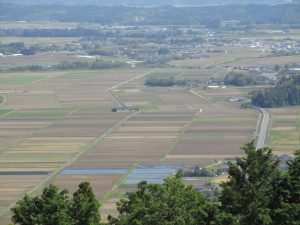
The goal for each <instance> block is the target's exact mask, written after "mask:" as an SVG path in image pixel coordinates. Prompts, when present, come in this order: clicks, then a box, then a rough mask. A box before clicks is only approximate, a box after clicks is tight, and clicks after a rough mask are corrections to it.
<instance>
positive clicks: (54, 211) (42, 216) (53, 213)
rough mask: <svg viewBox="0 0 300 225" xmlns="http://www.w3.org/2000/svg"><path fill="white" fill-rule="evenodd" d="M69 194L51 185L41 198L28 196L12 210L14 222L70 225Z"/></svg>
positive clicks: (40, 224)
mask: <svg viewBox="0 0 300 225" xmlns="http://www.w3.org/2000/svg"><path fill="white" fill-rule="evenodd" d="M67 194H68V192H67V191H66V190H63V191H61V192H59V189H58V188H57V187H56V186H54V185H50V186H49V187H46V188H45V189H44V190H43V193H42V195H41V196H38V197H33V198H31V197H29V196H28V195H26V196H25V197H24V198H23V199H22V200H21V201H19V202H18V203H17V205H16V206H15V207H14V208H12V213H13V216H12V221H13V223H14V224H20V225H35V224H37V225H53V224H55V225H70V224H72V220H71V217H70V215H69V214H70V213H69V209H70V200H69V198H68V195H67Z"/></svg>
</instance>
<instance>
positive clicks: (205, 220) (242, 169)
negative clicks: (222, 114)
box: [12, 143, 300, 225]
mask: <svg viewBox="0 0 300 225" xmlns="http://www.w3.org/2000/svg"><path fill="white" fill-rule="evenodd" d="M243 149H244V151H245V157H242V158H237V161H236V163H229V170H228V173H229V177H228V180H227V181H225V182H223V183H222V184H221V185H220V186H221V188H220V190H219V191H217V192H215V193H216V194H218V193H219V196H217V197H218V198H217V200H218V201H217V202H213V201H210V200H208V199H207V198H205V197H204V194H203V193H202V192H199V191H197V190H195V189H194V188H193V187H192V186H185V185H184V183H183V180H182V178H181V176H180V175H179V174H177V175H176V176H173V177H170V178H167V179H166V180H165V182H164V183H163V184H147V183H146V182H141V183H140V184H138V187H137V191H135V192H130V193H127V194H126V196H125V198H124V199H121V200H120V201H119V202H118V203H117V210H118V216H116V217H114V216H109V217H108V222H106V223H104V222H101V221H100V215H99V204H98V203H97V201H96V200H95V197H94V194H93V192H92V190H91V187H90V185H89V184H88V183H82V184H80V186H79V189H78V190H77V191H76V192H75V193H74V195H73V199H70V198H69V197H68V195H67V191H62V192H60V191H59V190H58V189H57V188H56V187H55V186H50V187H48V188H45V189H44V191H43V193H42V195H41V196H38V197H29V196H25V197H24V198H23V199H22V200H20V201H19V202H18V203H17V204H16V206H15V207H14V208H13V209H12V221H13V223H14V224H19V225H36V224H43V225H53V224H55V225H100V224H102V225H104V224H106V225H184V224H186V225H285V224H289V225H298V224H299V222H300V151H298V152H296V154H295V155H296V157H295V159H294V160H293V161H291V162H290V163H289V166H288V170H287V171H282V170H280V169H279V163H280V161H279V160H277V159H276V157H274V155H273V154H272V150H271V149H269V148H263V149H259V150H256V149H255V146H254V144H253V143H250V144H247V145H246V146H245V147H244V148H243Z"/></svg>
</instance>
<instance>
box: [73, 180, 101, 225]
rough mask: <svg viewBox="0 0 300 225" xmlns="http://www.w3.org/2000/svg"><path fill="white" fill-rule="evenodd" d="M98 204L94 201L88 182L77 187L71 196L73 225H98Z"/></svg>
mask: <svg viewBox="0 0 300 225" xmlns="http://www.w3.org/2000/svg"><path fill="white" fill-rule="evenodd" d="M99 208H100V204H99V202H98V201H97V200H96V198H95V195H94V193H93V190H92V187H91V186H90V184H89V183H88V182H83V183H81V184H80V185H79V189H78V190H77V191H76V192H75V193H74V194H73V203H72V218H73V219H74V220H75V223H74V224H75V225H99V224H100V214H99Z"/></svg>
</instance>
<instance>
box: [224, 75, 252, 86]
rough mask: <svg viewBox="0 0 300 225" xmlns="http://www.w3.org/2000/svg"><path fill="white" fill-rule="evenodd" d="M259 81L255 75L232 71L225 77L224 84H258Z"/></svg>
mask: <svg viewBox="0 0 300 225" xmlns="http://www.w3.org/2000/svg"><path fill="white" fill-rule="evenodd" d="M257 83H258V82H257V80H256V78H255V77H253V76H251V75H246V74H244V73H236V72H230V73H229V74H227V75H226V76H225V78H224V84H226V85H234V86H247V85H256V84H257Z"/></svg>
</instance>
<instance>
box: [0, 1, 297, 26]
mask: <svg viewBox="0 0 300 225" xmlns="http://www.w3.org/2000/svg"><path fill="white" fill-rule="evenodd" d="M299 11H300V5H291V4H287V5H236V6H234V10H232V6H229V5H228V6H203V7H171V6H164V7H156V8H154V7H148V8H147V7H144V8H143V7H125V6H111V7H100V6H59V10H58V6H54V5H49V6H41V5H40V6H38V5H37V6H36V5H35V6H28V5H27V6H26V5H14V4H0V21H24V20H25V21H39V22H40V21H57V22H78V23H86V22H89V23H100V24H121V25H164V26H165V25H205V26H207V27H219V26H220V24H221V21H222V20H236V21H239V22H240V24H241V25H258V24H275V25H287V24H288V25H299V21H300V14H299Z"/></svg>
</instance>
